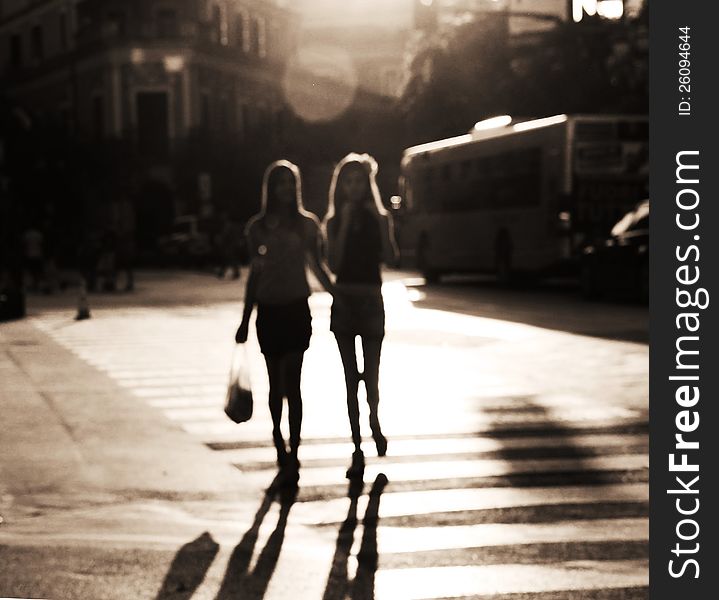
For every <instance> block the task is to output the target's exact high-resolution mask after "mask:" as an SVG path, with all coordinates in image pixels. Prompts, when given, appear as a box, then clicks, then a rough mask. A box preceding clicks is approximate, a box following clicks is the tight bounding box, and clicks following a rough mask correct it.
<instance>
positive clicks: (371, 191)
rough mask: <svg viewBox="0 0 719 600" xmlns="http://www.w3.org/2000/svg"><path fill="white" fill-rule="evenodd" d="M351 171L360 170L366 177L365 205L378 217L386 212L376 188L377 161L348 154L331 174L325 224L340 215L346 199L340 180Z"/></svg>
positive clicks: (351, 153) (362, 155) (356, 154)
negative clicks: (371, 208)
mask: <svg viewBox="0 0 719 600" xmlns="http://www.w3.org/2000/svg"><path fill="white" fill-rule="evenodd" d="M351 169H361V170H362V172H363V173H364V174H365V175H366V176H367V198H366V200H367V202H366V204H367V205H368V206H371V207H373V208H374V210H376V211H377V213H378V214H380V215H386V214H387V210H386V209H385V207H384V206H383V205H382V197H381V196H380V193H379V188H378V187H377V171H378V170H379V167H378V166H377V161H376V160H375V159H374V158H372V157H371V156H370V155H369V154H358V153H356V152H350V153H349V154H348V155H347V156H345V157H344V158H343V159H342V160H340V161H339V162H338V163H337V166H336V167H335V169H334V172H333V173H332V182H331V183H330V193H329V203H328V207H327V215H326V216H325V222H327V221H329V220H330V219H332V218H333V217H335V216H336V215H339V214H341V213H342V207H343V206H344V204H345V202H347V198H346V197H345V194H344V190H343V188H342V180H343V179H344V177H345V174H346V173H347V172H348V171H349V170H351Z"/></svg>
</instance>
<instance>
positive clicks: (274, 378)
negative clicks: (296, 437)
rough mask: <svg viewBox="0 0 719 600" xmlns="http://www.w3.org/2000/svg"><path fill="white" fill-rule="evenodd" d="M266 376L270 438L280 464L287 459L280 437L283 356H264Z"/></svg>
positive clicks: (283, 441) (282, 439)
mask: <svg viewBox="0 0 719 600" xmlns="http://www.w3.org/2000/svg"><path fill="white" fill-rule="evenodd" d="M265 362H266V363H267V376H268V378H269V380H270V397H269V404H270V415H272V440H273V442H274V444H275V448H276V449H277V463H278V464H279V465H280V466H282V465H283V464H284V463H285V462H286V460H287V448H286V446H285V439H284V438H283V437H282V430H281V428H280V423H281V422H282V399H283V397H284V385H283V381H282V379H283V375H284V357H277V356H265Z"/></svg>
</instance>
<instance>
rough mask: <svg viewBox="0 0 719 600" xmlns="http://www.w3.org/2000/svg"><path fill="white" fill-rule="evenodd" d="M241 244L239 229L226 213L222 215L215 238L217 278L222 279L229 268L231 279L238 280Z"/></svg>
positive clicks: (242, 237)
mask: <svg viewBox="0 0 719 600" xmlns="http://www.w3.org/2000/svg"><path fill="white" fill-rule="evenodd" d="M243 243H244V236H243V234H242V229H241V227H240V226H239V225H238V224H237V223H236V222H235V221H234V220H233V219H232V218H230V216H229V215H228V214H227V213H223V219H222V229H221V230H220V233H219V234H218V236H217V249H218V258H219V266H218V268H217V277H219V278H220V279H224V277H225V274H226V273H227V269H228V268H229V269H230V271H231V273H232V279H239V278H240V255H241V253H242V244H243Z"/></svg>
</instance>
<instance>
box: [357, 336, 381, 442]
mask: <svg viewBox="0 0 719 600" xmlns="http://www.w3.org/2000/svg"><path fill="white" fill-rule="evenodd" d="M381 352H382V338H381V337H363V338H362V353H363V354H364V382H365V388H366V390H367V404H369V422H370V427H371V429H372V437H373V438H374V441H375V444H376V445H377V454H379V455H380V456H384V455H385V453H386V452H387V439H386V438H385V437H384V435H383V434H382V428H381V427H380V424H379V412H378V408H379V360H380V354H381Z"/></svg>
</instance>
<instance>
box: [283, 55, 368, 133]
mask: <svg viewBox="0 0 719 600" xmlns="http://www.w3.org/2000/svg"><path fill="white" fill-rule="evenodd" d="M283 90H284V95H285V100H286V101H287V104H288V105H289V106H290V107H292V110H293V112H294V113H295V114H296V115H297V116H298V117H300V118H302V119H304V120H305V121H308V122H313V123H316V122H325V121H331V120H333V119H336V118H337V117H339V116H340V115H341V114H342V113H344V112H345V111H346V110H347V109H348V108H349V107H350V106H351V105H352V102H353V101H354V97H355V93H356V91H357V73H356V71H355V67H354V63H353V61H352V58H351V57H350V55H349V54H348V53H347V52H346V51H345V50H343V49H342V48H338V47H336V46H327V45H318V44H317V45H316V44H312V43H311V42H309V43H307V44H305V45H303V46H301V47H300V48H299V49H298V52H297V54H296V55H295V57H294V59H293V60H292V61H290V64H289V65H288V68H287V72H286V73H285V79H284V82H283Z"/></svg>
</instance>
